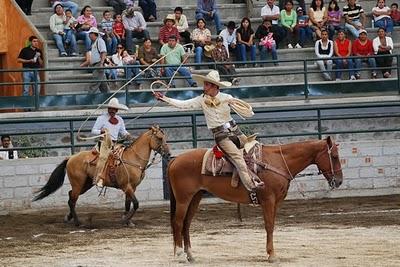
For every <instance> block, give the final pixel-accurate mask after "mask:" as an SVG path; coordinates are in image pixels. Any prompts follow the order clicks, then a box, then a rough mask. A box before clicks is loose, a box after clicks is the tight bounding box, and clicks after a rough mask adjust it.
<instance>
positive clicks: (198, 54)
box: [191, 19, 211, 63]
mask: <svg viewBox="0 0 400 267" xmlns="http://www.w3.org/2000/svg"><path fill="white" fill-rule="evenodd" d="M196 26H197V28H196V29H194V30H193V32H192V36H191V38H192V41H193V43H194V47H195V48H194V52H195V62H196V63H201V61H202V57H203V53H204V47H205V46H206V45H210V44H211V32H210V30H209V29H207V28H206V21H205V20H204V19H198V20H197V23H196Z"/></svg>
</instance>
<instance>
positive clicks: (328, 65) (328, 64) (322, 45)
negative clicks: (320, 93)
mask: <svg viewBox="0 0 400 267" xmlns="http://www.w3.org/2000/svg"><path fill="white" fill-rule="evenodd" d="M315 54H316V55H317V57H318V58H319V59H320V60H317V62H316V63H317V66H318V67H319V69H320V70H321V72H322V76H323V77H324V80H325V81H331V80H332V78H331V72H332V65H333V62H332V56H333V42H332V41H331V40H329V39H328V31H327V30H326V29H322V30H321V39H320V40H318V41H316V42H315Z"/></svg>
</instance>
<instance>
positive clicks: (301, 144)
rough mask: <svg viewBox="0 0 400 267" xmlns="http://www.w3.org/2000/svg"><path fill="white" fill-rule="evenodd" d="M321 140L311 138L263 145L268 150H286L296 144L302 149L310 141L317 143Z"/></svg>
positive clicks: (310, 142)
mask: <svg viewBox="0 0 400 267" xmlns="http://www.w3.org/2000/svg"><path fill="white" fill-rule="evenodd" d="M321 141H324V140H318V139H312V140H305V141H297V142H293V143H287V144H268V145H265V144H263V147H264V148H265V149H267V150H270V151H280V150H281V149H282V151H286V150H290V149H293V147H294V146H297V147H299V148H302V149H303V148H304V147H305V146H309V145H310V144H312V143H317V142H321Z"/></svg>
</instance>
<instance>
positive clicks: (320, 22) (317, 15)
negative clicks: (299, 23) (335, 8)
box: [308, 0, 328, 39]
mask: <svg viewBox="0 0 400 267" xmlns="http://www.w3.org/2000/svg"><path fill="white" fill-rule="evenodd" d="M308 15H309V16H310V26H311V29H312V30H313V31H314V32H315V35H316V37H317V38H318V39H321V30H322V28H325V27H326V22H327V21H328V12H327V9H326V8H325V7H324V1H323V0H312V2H311V6H310V9H309V11H308Z"/></svg>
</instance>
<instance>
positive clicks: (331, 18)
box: [327, 0, 342, 40]
mask: <svg viewBox="0 0 400 267" xmlns="http://www.w3.org/2000/svg"><path fill="white" fill-rule="evenodd" d="M341 19H342V11H340V8H339V5H338V3H337V1H336V0H331V1H330V2H329V6H328V22H327V26H328V33H329V40H333V36H334V35H335V31H338V30H339V29H340V28H341V26H340V20H341Z"/></svg>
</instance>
